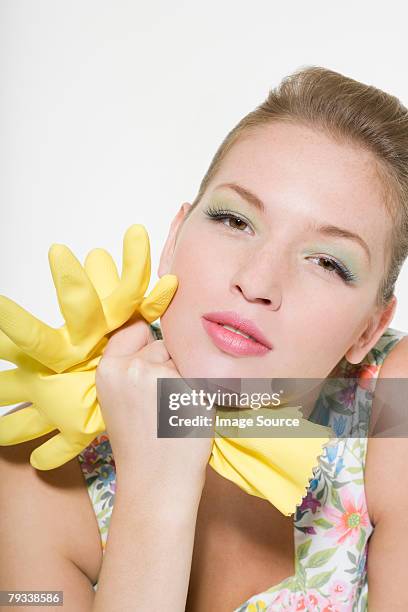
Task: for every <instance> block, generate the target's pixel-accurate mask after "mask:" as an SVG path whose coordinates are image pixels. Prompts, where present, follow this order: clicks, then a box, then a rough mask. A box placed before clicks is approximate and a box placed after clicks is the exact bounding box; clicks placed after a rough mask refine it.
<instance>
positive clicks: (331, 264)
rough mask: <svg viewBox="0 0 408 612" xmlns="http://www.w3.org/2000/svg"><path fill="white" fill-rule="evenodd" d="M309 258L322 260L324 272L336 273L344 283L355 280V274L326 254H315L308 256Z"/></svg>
mask: <svg viewBox="0 0 408 612" xmlns="http://www.w3.org/2000/svg"><path fill="white" fill-rule="evenodd" d="M309 259H317V260H319V261H322V262H324V265H323V266H321V267H323V269H324V270H325V271H326V272H328V273H329V274H337V275H338V276H339V277H340V278H341V279H342V280H344V281H345V282H346V283H351V282H353V281H354V280H356V275H355V274H353V272H350V270H348V269H347V268H346V267H344V266H343V265H342V264H341V263H340V262H338V261H337V260H336V259H331V257H327V256H326V255H325V256H323V255H315V256H314V257H309Z"/></svg>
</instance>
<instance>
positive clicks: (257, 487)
mask: <svg viewBox="0 0 408 612" xmlns="http://www.w3.org/2000/svg"><path fill="white" fill-rule="evenodd" d="M49 264H50V268H51V273H52V277H53V281H54V285H55V288H56V291H57V296H58V303H59V307H60V310H61V313H62V315H63V317H64V320H65V324H64V325H63V326H62V327H60V328H58V329H55V328H53V327H50V326H48V325H46V324H45V323H43V322H41V321H40V320H39V319H37V318H36V317H34V316H33V315H31V314H30V313H28V312H27V311H26V310H24V309H23V308H22V307H21V306H19V305H18V304H16V303H15V302H14V301H12V300H10V299H9V298H7V297H5V296H0V359H3V360H6V361H9V362H11V363H14V364H15V365H16V366H17V367H16V368H14V369H12V370H7V371H3V372H0V405H1V406H6V405H10V404H16V403H19V402H30V403H31V405H30V406H26V407H24V408H22V409H21V410H18V411H17V412H13V413H11V414H6V415H4V416H2V417H0V446H9V445H13V444H18V443H21V442H26V441H28V440H33V439H35V438H38V437H40V436H43V435H45V434H47V433H49V432H51V431H54V430H59V433H58V434H56V435H55V436H54V437H52V438H50V439H49V440H47V441H46V442H45V443H43V444H42V445H41V446H39V447H38V448H36V449H35V450H34V451H33V452H32V453H31V456H30V463H31V465H32V466H33V467H34V468H36V469H39V470H49V469H53V468H57V467H59V466H61V465H63V464H64V463H66V462H67V461H70V460H71V459H73V458H74V457H75V456H77V455H79V454H80V453H81V451H82V450H83V449H84V448H86V447H87V446H88V445H89V444H90V443H91V442H92V440H94V439H95V438H96V436H97V435H98V434H100V433H102V432H104V431H105V424H104V421H103V417H102V412H101V409H100V406H99V404H98V398H97V395H96V386H95V372H96V368H97V365H98V363H99V361H100V359H101V356H102V353H103V350H104V347H105V346H106V344H107V342H108V340H109V334H110V333H111V332H113V331H115V330H116V329H118V328H119V327H121V326H122V325H123V324H124V323H126V322H128V321H131V320H134V319H135V318H136V317H139V316H141V317H143V318H144V319H145V320H146V322H148V323H152V322H153V321H155V320H156V319H157V318H158V317H160V316H161V315H162V314H163V313H164V312H165V311H166V309H167V307H168V306H169V304H170V302H171V300H172V298H173V295H174V293H175V292H176V290H177V286H178V280H177V277H176V276H175V275H173V274H166V275H164V276H162V278H161V279H160V280H159V281H158V282H157V283H156V285H155V287H154V288H153V290H152V291H151V293H150V294H149V295H148V296H147V297H145V292H146V290H147V288H148V285H149V281H150V272H151V261H150V244H149V237H148V234H147V232H146V229H145V228H144V226H143V225H139V224H136V225H132V226H131V227H130V228H129V229H128V230H127V232H126V234H125V236H124V240H123V263H122V274H121V277H119V275H118V271H117V268H116V265H115V263H114V261H113V259H112V257H111V256H110V254H109V253H108V252H107V251H105V250H104V249H99V248H98V249H93V250H92V251H91V252H90V253H89V254H88V256H87V258H86V260H85V263H84V266H82V265H81V263H80V262H79V261H78V259H77V258H76V257H75V255H74V254H73V253H72V252H71V251H70V249H69V248H68V247H66V246H64V245H58V244H54V245H52V246H51V248H50V250H49ZM302 425H303V427H304V430H305V438H301V439H300V438H297V439H296V438H293V439H279V438H273V439H271V438H269V439H268V438H263V439H262V438H261V439H258V438H248V439H245V438H239V439H235V438H226V437H222V436H218V435H217V434H216V435H215V438H214V444H213V448H212V452H211V456H210V460H209V463H210V465H211V466H212V467H213V468H214V469H215V470H216V471H217V472H218V473H219V474H220V475H222V476H224V477H225V478H228V479H229V480H231V481H232V482H235V483H236V484H237V485H238V486H239V487H240V488H241V489H243V490H244V491H246V492H247V493H249V494H251V495H256V496H258V497H261V498H263V499H268V500H269V501H270V502H271V503H272V504H273V505H275V506H276V507H277V508H278V509H279V510H280V511H281V512H282V513H283V514H285V515H290V514H292V513H293V512H295V509H296V505H297V504H299V503H300V502H301V500H302V497H303V496H304V495H305V494H306V487H307V486H308V483H309V480H310V479H311V478H312V477H313V473H312V468H313V467H314V466H316V464H317V458H318V456H319V455H320V454H321V453H322V445H323V444H325V443H327V442H328V441H329V438H330V436H331V434H330V430H329V429H328V428H326V427H322V426H319V425H315V424H313V423H310V422H308V421H304V420H303V423H302ZM310 429H312V430H313V431H310ZM316 431H317V434H318V435H319V436H320V434H321V437H316ZM108 434H109V432H108ZM310 434H311V435H310ZM180 443H182V442H180Z"/></svg>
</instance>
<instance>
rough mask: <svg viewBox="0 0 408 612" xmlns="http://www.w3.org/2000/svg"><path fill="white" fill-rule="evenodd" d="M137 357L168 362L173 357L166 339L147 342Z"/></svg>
mask: <svg viewBox="0 0 408 612" xmlns="http://www.w3.org/2000/svg"><path fill="white" fill-rule="evenodd" d="M135 357H141V358H142V359H146V361H149V362H150V363H166V362H168V361H169V360H170V359H171V356H170V353H169V352H168V350H167V348H166V345H165V343H164V340H155V341H154V342H152V343H151V344H147V345H146V346H144V347H143V348H142V349H141V350H140V351H138V352H137V355H135Z"/></svg>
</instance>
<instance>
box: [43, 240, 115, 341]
mask: <svg viewBox="0 0 408 612" xmlns="http://www.w3.org/2000/svg"><path fill="white" fill-rule="evenodd" d="M48 259H49V263H50V268H51V273H52V277H53V280H54V285H55V288H56V290H57V296H58V302H59V306H60V310H61V313H62V315H63V317H64V319H65V321H66V326H67V329H68V332H69V336H70V339H71V342H72V344H74V345H76V344H81V343H82V342H83V340H84V339H85V338H87V339H88V338H89V330H90V329H93V330H95V331H96V330H98V331H99V332H100V335H101V336H102V335H104V334H105V333H106V322H105V315H104V312H103V307H102V303H101V300H100V299H99V296H98V294H97V292H96V290H95V288H94V286H93V285H92V283H91V281H90V280H89V278H88V275H87V274H86V272H85V270H84V269H83V267H82V265H81V264H80V262H79V261H78V259H77V258H76V257H75V255H74V254H73V253H72V251H71V250H70V249H69V248H68V247H66V246H65V245H63V244H53V245H52V246H51V248H50V250H49V253H48Z"/></svg>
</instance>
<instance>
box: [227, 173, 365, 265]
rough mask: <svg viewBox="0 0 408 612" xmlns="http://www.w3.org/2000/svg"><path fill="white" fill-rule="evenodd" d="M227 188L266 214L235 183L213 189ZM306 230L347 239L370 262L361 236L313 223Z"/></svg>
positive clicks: (240, 186) (247, 191) (257, 201)
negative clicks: (357, 247)
mask: <svg viewBox="0 0 408 612" xmlns="http://www.w3.org/2000/svg"><path fill="white" fill-rule="evenodd" d="M221 187H227V188H228V189H233V190H234V191H235V192H236V193H237V194H238V195H239V196H241V198H243V199H244V200H246V201H247V202H248V203H249V204H251V205H252V206H254V207H255V208H256V209H257V210H259V211H260V212H261V213H262V214H266V207H265V204H264V203H263V202H262V200H260V199H259V198H258V196H256V195H255V194H254V193H252V191H249V189H246V188H245V187H243V186H242V185H238V184H237V183H221V184H220V185H217V186H216V187H215V189H218V188H221ZM308 228H309V229H311V230H313V231H316V232H318V233H319V234H324V235H325V236H333V237H334V238H347V239H348V240H353V241H354V242H357V243H358V244H359V245H360V246H361V247H362V248H363V250H364V252H365V254H366V255H367V258H368V261H370V262H371V253H370V249H369V248H368V245H367V243H366V242H365V241H364V240H363V239H362V237H361V236H359V235H358V234H355V233H354V232H352V231H350V230H348V229H345V228H343V227H338V226H337V225H318V224H317V223H316V222H315V221H312V222H310V223H309V225H308Z"/></svg>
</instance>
